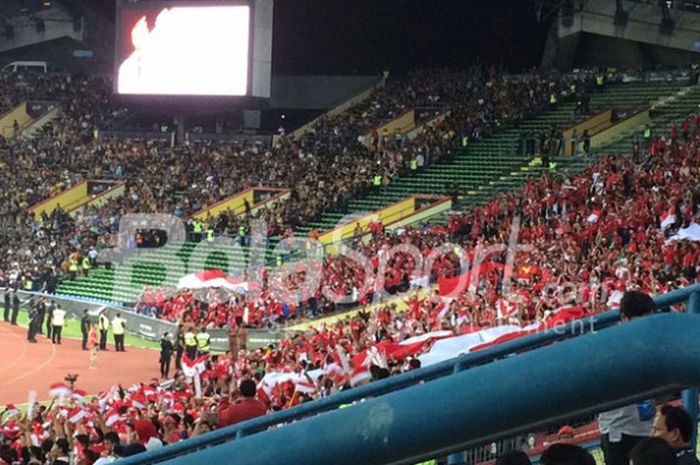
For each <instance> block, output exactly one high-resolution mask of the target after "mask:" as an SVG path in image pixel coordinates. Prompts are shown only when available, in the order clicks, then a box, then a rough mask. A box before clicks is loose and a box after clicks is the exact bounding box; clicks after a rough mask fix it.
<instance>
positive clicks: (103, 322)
mask: <svg viewBox="0 0 700 465" xmlns="http://www.w3.org/2000/svg"><path fill="white" fill-rule="evenodd" d="M99 327H100V331H106V330H108V329H109V319H108V318H107V317H106V316H104V315H100V319H99Z"/></svg>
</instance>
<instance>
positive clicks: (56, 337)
mask: <svg viewBox="0 0 700 465" xmlns="http://www.w3.org/2000/svg"><path fill="white" fill-rule="evenodd" d="M65 318H66V311H65V310H63V309H62V308H61V306H60V305H56V308H54V309H53V314H52V316H51V324H52V325H53V330H52V331H51V342H53V343H54V344H61V333H62V332H63V323H64V322H65Z"/></svg>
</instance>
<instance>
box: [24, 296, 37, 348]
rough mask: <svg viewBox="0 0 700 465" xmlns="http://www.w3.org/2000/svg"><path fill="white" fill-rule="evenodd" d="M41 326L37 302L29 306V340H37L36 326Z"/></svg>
mask: <svg viewBox="0 0 700 465" xmlns="http://www.w3.org/2000/svg"><path fill="white" fill-rule="evenodd" d="M37 326H39V309H38V308H37V304H36V303H35V302H32V303H31V306H30V307H29V321H28V322H27V341H29V342H32V343H34V342H36V337H35V336H36V328H37Z"/></svg>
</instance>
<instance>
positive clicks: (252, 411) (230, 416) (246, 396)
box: [218, 379, 267, 428]
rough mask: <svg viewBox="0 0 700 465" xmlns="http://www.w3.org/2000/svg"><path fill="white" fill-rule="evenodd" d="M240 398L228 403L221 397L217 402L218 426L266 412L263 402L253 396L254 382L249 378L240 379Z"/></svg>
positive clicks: (238, 421) (231, 423) (221, 426)
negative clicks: (219, 401)
mask: <svg viewBox="0 0 700 465" xmlns="http://www.w3.org/2000/svg"><path fill="white" fill-rule="evenodd" d="M239 389H240V391H241V395H242V396H243V397H242V398H241V399H238V400H237V401H236V402H235V403H234V404H230V403H229V401H228V399H223V400H222V401H221V403H220V404H219V408H218V410H219V428H223V427H225V426H229V425H233V424H234V423H240V422H242V421H246V420H250V419H251V418H255V417H259V416H261V415H265V414H266V413H267V408H266V407H265V404H263V403H262V402H260V401H259V400H258V399H256V398H255V393H256V388H255V382H254V381H253V380H250V379H246V380H243V381H241V386H240V388H239Z"/></svg>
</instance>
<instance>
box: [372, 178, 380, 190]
mask: <svg viewBox="0 0 700 465" xmlns="http://www.w3.org/2000/svg"><path fill="white" fill-rule="evenodd" d="M372 185H373V186H374V191H375V192H379V189H380V188H381V187H382V175H381V174H375V175H374V181H372Z"/></svg>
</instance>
